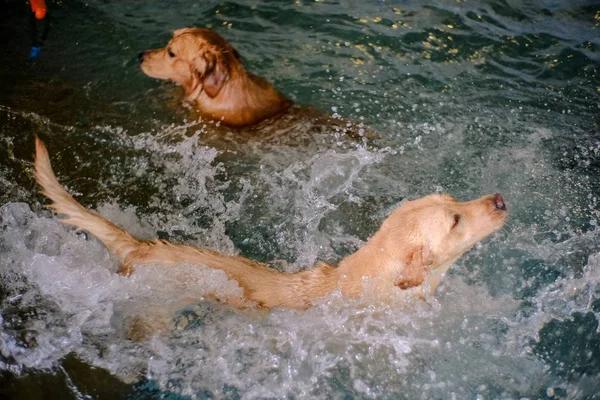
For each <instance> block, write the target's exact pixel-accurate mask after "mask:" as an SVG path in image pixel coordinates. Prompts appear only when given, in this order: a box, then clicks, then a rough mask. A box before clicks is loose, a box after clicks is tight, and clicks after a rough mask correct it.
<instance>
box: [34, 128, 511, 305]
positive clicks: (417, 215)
mask: <svg viewBox="0 0 600 400" xmlns="http://www.w3.org/2000/svg"><path fill="white" fill-rule="evenodd" d="M35 176H36V179H37V181H38V183H39V184H40V185H41V186H42V188H43V191H42V192H43V193H44V194H45V195H46V196H47V197H48V198H50V199H51V200H52V201H53V203H52V204H51V205H50V206H49V207H50V208H52V209H53V210H54V211H55V212H56V213H58V214H62V215H64V216H65V217H66V218H65V219H62V220H61V221H62V222H64V223H67V224H70V225H74V226H76V227H78V228H80V229H85V230H87V231H89V232H90V233H92V234H93V235H94V236H96V237H97V238H98V239H99V240H100V241H101V242H102V243H104V245H105V246H106V247H107V248H108V249H109V250H110V251H111V252H113V253H114V254H116V255H117V256H118V257H119V259H120V260H121V261H122V265H123V266H122V269H121V273H123V274H131V273H133V272H134V266H141V265H144V264H153V265H161V266H164V267H169V266H174V265H178V264H184V263H190V264H202V265H205V266H207V267H210V268H216V269H220V270H223V271H224V272H225V273H226V274H227V276H228V277H229V278H230V279H233V280H235V281H237V282H238V284H239V285H240V287H241V288H242V289H243V293H244V294H243V297H242V298H225V299H220V300H223V301H226V302H229V303H231V304H232V305H234V306H237V307H260V308H265V309H268V308H271V307H286V308H300V309H303V308H307V307H310V306H311V305H312V304H313V301H314V300H315V299H318V298H320V297H323V296H326V295H327V294H330V293H332V292H334V291H336V290H340V291H341V293H342V294H343V295H346V296H351V297H358V296H360V295H361V294H362V293H363V291H364V290H365V288H366V287H368V288H369V290H371V291H372V292H373V293H375V294H376V295H377V296H379V297H387V296H389V295H391V294H393V293H394V292H397V291H399V290H401V291H406V292H407V293H408V292H410V293H411V294H414V295H417V296H421V297H425V296H429V295H431V294H433V292H434V291H435V289H436V287H437V286H438V284H439V282H440V279H441V278H442V276H443V275H444V273H445V272H446V270H447V269H448V268H449V267H450V266H451V265H452V263H453V262H454V261H455V260H456V259H457V258H458V257H460V255H462V254H463V253H464V252H465V251H466V250H468V249H469V248H470V247H471V246H473V245H474V244H475V243H477V242H478V241H479V240H481V239H483V238H484V237H486V236H488V235H489V234H491V233H493V232H495V231H496V230H498V229H499V228H500V227H501V226H502V225H503V223H504V221H505V219H506V217H507V212H506V208H505V206H504V203H503V201H502V198H501V197H500V196H499V195H497V194H496V195H488V196H484V197H481V198H479V199H476V200H472V201H469V202H458V201H456V200H454V199H453V198H452V197H450V196H448V195H430V196H426V197H423V198H421V199H418V200H414V201H408V202H405V203H404V204H402V205H401V206H399V207H398V208H397V209H396V210H395V211H394V212H392V213H391V214H390V216H388V218H387V219H386V220H385V221H384V222H383V224H382V226H381V228H380V229H379V230H378V231H377V232H376V233H375V234H374V235H373V237H371V238H370V239H369V241H368V242H367V243H366V244H365V245H364V246H363V247H362V248H361V249H359V250H358V251H357V252H355V253H354V254H351V255H350V256H348V257H346V258H344V259H343V260H342V261H341V262H340V264H339V266H338V267H334V266H331V265H328V264H325V263H317V264H316V265H315V266H314V267H313V268H312V269H308V270H305V271H302V272H298V273H294V274H288V273H281V272H278V271H275V270H274V269H271V268H269V267H267V266H266V265H264V264H261V263H257V262H254V261H252V260H249V259H247V258H244V257H239V256H230V255H225V254H221V253H218V252H215V251H212V250H208V249H201V248H194V247H190V246H186V245H178V244H172V243H169V242H166V241H163V240H155V241H143V240H139V239H137V238H135V237H133V236H132V235H131V234H129V233H128V232H126V231H124V230H123V229H121V228H119V227H117V226H116V225H114V224H113V223H111V222H110V221H108V220H106V219H105V218H104V217H102V216H101V215H99V214H97V213H95V212H93V211H90V210H87V209H86V208H84V207H83V206H81V205H80V204H79V203H78V202H77V201H76V200H75V199H74V198H73V197H72V196H71V195H70V194H69V193H67V192H66V190H65V189H64V188H63V187H62V186H61V184H60V183H59V182H58V180H57V179H56V177H55V175H54V173H53V171H52V167H51V165H50V159H49V156H48V152H47V150H46V147H45V145H44V144H43V142H42V141H41V140H39V139H36V157H35ZM499 205H502V207H500V206H499ZM365 283H367V284H366V285H365Z"/></svg>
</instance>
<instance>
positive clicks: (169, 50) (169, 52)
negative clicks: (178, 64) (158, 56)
mask: <svg viewBox="0 0 600 400" xmlns="http://www.w3.org/2000/svg"><path fill="white" fill-rule="evenodd" d="M167 54H168V55H169V57H171V58H174V57H175V53H173V52H172V51H171V49H168V50H167Z"/></svg>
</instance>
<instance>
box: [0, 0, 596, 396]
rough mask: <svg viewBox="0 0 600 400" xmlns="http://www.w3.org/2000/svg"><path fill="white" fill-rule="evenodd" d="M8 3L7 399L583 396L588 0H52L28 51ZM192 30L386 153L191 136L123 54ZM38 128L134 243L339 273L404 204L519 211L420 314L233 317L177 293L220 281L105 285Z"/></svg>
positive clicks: (590, 378)
mask: <svg viewBox="0 0 600 400" xmlns="http://www.w3.org/2000/svg"><path fill="white" fill-rule="evenodd" d="M1 7H2V12H0V21H1V23H0V38H1V40H2V42H3V43H5V46H3V47H2V49H1V50H0V56H1V59H2V60H3V62H2V63H0V89H1V90H0V151H1V152H0V154H1V155H2V157H0V204H1V206H0V227H1V229H0V266H1V269H0V270H1V274H2V290H1V293H0V310H1V311H0V316H1V318H2V328H1V329H0V338H1V340H0V367H1V368H2V370H3V373H2V382H3V383H4V385H2V389H1V390H2V393H3V394H4V395H7V396H8V397H10V398H30V399H36V398H45V397H44V393H48V392H49V390H52V393H56V394H57V395H60V396H61V398H102V399H104V398H105V399H113V398H139V399H142V398H166V397H167V396H171V397H169V398H248V399H254V398H282V397H289V398H406V399H416V398H424V399H429V398H448V399H451V398H457V399H460V398H515V399H516V398H568V399H588V398H597V396H598V395H597V393H598V392H600V334H599V331H598V321H599V316H600V314H599V313H600V300H599V299H600V240H599V239H600V238H599V231H598V220H599V204H598V202H599V196H600V190H599V189H600V161H599V159H600V158H599V157H600V128H599V124H600V119H599V117H598V116H599V115H600V114H599V112H600V101H599V100H600V78H599V76H598V68H599V66H600V39H599V38H600V35H599V34H598V32H599V29H600V6H599V5H598V3H597V2H594V1H582V0H577V1H569V2H558V1H553V0H536V1H484V0H477V1H450V0H448V1H396V2H385V1H360V2H358V1H356V2H355V1H316V2H312V1H304V0H298V1H296V2H293V3H290V2H284V1H269V2H260V1H237V2H231V1H230V2H215V1H212V2H211V1H207V2H194V1H190V0H174V1H169V2H164V1H143V2H141V1H138V2H124V1H106V0H104V1H100V0H88V1H86V2H79V1H75V0H68V1H67V0H65V1H50V2H49V8H50V12H49V18H51V23H52V26H51V31H50V35H49V38H48V41H47V43H46V45H45V47H44V49H43V50H42V54H41V56H40V58H39V59H36V60H35V61H31V60H28V59H27V54H28V50H29V30H28V25H27V22H28V20H27V8H26V6H25V5H24V4H22V2H20V1H16V0H5V1H4V2H2V4H1ZM184 26H199V27H209V28H212V29H214V30H216V31H217V32H219V33H220V34H222V35H223V36H224V37H226V38H227V39H228V40H229V41H230V42H231V43H232V44H233V45H234V46H235V47H236V48H237V49H238V50H239V52H240V53H241V54H242V56H243V58H244V60H245V64H246V65H247V67H248V68H249V69H250V70H251V71H252V72H254V73H256V74H259V75H262V76H265V77H267V78H268V79H269V80H271V81H272V82H273V83H274V84H275V85H276V86H277V87H278V88H279V89H280V90H281V91H282V92H283V93H285V94H286V95H287V96H289V97H290V98H291V99H293V100H294V101H296V102H298V103H300V104H305V105H311V106H314V107H317V108H320V109H322V110H325V111H326V112H328V113H330V114H332V115H333V114H335V113H337V114H340V115H343V116H345V117H348V118H351V119H352V120H353V121H355V122H356V123H360V122H363V123H364V124H367V125H368V126H369V127H371V128H372V129H373V130H374V131H376V132H377V133H378V136H379V137H378V138H377V139H375V140H373V141H369V142H367V143H363V142H360V141H354V140H350V139H348V138H345V137H342V136H340V135H337V134H336V133H335V132H324V133H319V134H314V133H312V130H311V126H310V123H308V122H306V121H301V120H300V121H294V122H293V123H291V124H290V126H289V127H288V131H287V133H285V134H283V135H279V136H276V137H268V138H266V137H265V135H264V132H263V136H261V132H257V134H256V136H250V137H249V136H248V135H245V136H244V138H243V139H240V138H239V136H237V134H236V132H230V131H228V130H227V129H224V128H223V127H215V126H214V124H210V123H207V122H206V121H198V120H196V117H195V116H193V115H192V114H191V113H190V112H189V111H188V110H186V109H185V108H182V107H181V92H180V88H177V87H175V86H173V85H171V84H167V83H162V82H158V81H156V80H153V79H150V78H148V77H146V76H144V75H143V74H142V73H141V72H140V70H139V67H138V64H137V60H136V55H137V53H138V52H140V51H142V50H146V49H149V48H154V47H159V46H162V45H163V44H164V43H165V42H166V41H167V40H168V39H169V37H170V35H171V32H172V31H173V30H174V29H177V28H181V27H184ZM34 134H39V135H41V136H42V137H43V138H44V139H45V140H46V142H47V144H48V148H49V151H50V153H51V155H52V162H53V166H54V168H55V171H56V172H57V174H58V176H59V178H60V180H61V182H63V183H64V184H65V185H66V186H67V187H68V188H69V189H70V190H71V191H72V192H73V193H74V194H75V195H76V196H77V198H78V199H79V200H80V201H81V202H82V203H83V204H84V205H86V206H88V207H90V208H92V209H94V210H96V211H98V212H100V213H102V214H103V215H105V216H107V217H109V218H110V219H111V220H113V221H115V222H116V223H117V224H119V225H120V226H122V227H124V228H126V229H128V230H130V231H131V232H133V233H135V234H136V235H139V236H140V237H143V238H156V237H159V238H164V239H169V240H172V241H175V242H179V243H187V244H192V245H198V246H206V247H211V248H214V249H217V250H219V251H222V252H226V253H238V254H242V255H244V256H247V257H252V258H255V259H257V260H261V261H268V260H277V261H276V262H274V263H273V267H274V268H278V269H280V270H285V271H297V270H299V269H301V268H303V267H306V266H308V265H311V264H312V263H314V262H315V261H316V260H324V261H327V262H331V263H337V262H338V261H339V260H340V259H341V258H342V257H344V256H345V255H347V254H349V253H350V252H352V251H354V250H355V249H357V248H358V247H359V246H360V245H361V244H362V243H363V242H364V241H365V240H367V239H368V237H369V236H370V235H371V234H372V233H374V232H375V230H376V229H377V228H378V226H379V225H380V223H381V221H382V220H383V219H384V218H385V216H386V215H387V214H388V213H389V212H390V211H391V210H393V209H394V207H396V206H397V204H398V203H400V202H401V201H402V200H403V199H412V198H417V197H420V196H422V195H426V194H429V193H434V192H447V193H450V194H452V195H454V196H455V197H456V198H458V199H459V200H468V199H471V198H474V197H478V196H481V195H483V194H486V193H495V192H500V193H502V195H503V196H504V198H505V200H506V202H507V204H508V207H509V209H510V212H511V216H510V219H509V221H508V223H507V226H506V227H505V228H504V229H503V230H502V231H501V232H498V233H497V234H495V235H494V236H492V237H491V238H489V239H487V240H485V241H484V242H483V243H482V244H481V245H478V246H476V248H474V249H473V250H471V251H470V252H468V253H467V254H466V255H465V256H464V257H463V258H462V259H461V260H459V261H458V262H457V264H456V266H455V267H454V268H453V269H452V270H451V272H450V273H449V276H447V277H446V278H445V280H444V282H443V284H442V285H441V286H440V288H439V291H438V294H437V296H436V298H435V301H434V302H433V304H431V305H429V304H424V303H420V302H415V303H411V304H408V305H404V306H402V305H400V304H392V305H374V306H365V305H364V304H362V303H360V302H357V301H349V300H348V299H341V298H339V297H338V296H336V295H335V294H334V295H332V296H330V297H328V298H326V299H323V301H322V302H321V303H320V304H319V305H318V306H316V307H314V308H312V309H311V310H308V311H303V312H298V311H287V310H274V311H272V312H270V313H267V314H257V313H252V312H240V311H236V310H234V309H231V308H229V307H227V306H223V305H218V304H214V303H211V302H210V301H208V300H206V301H194V302H192V303H190V302H189V301H187V300H188V299H189V298H190V296H199V295H200V296H201V295H202V294H203V293H207V292H208V291H210V290H219V291H223V292H232V291H233V292H235V291H236V290H239V288H237V286H236V285H235V284H234V283H232V282H230V281H227V279H225V277H224V275H223V274H222V273H220V272H218V271H217V272H215V271H211V270H207V269H205V268H202V267H200V266H195V267H192V266H187V267H181V268H176V269H173V270H169V271H165V270H162V269H160V268H151V267H150V268H140V269H138V273H137V274H136V275H134V276H133V277H131V278H123V277H120V276H118V275H116V274H114V271H115V270H116V269H117V268H118V263H117V260H116V259H115V258H114V257H113V256H111V255H110V254H109V253H108V252H107V251H106V249H104V247H103V246H102V245H101V244H100V243H99V242H97V241H96V240H95V239H94V238H92V237H89V236H88V235H86V234H85V233H81V232H76V231H73V230H72V229H70V228H68V227H65V226H63V225H61V224H60V223H59V222H58V221H57V219H56V218H54V217H52V216H51V214H50V213H49V212H48V211H47V210H44V209H43V205H44V204H46V203H47V201H46V200H45V199H44V198H43V197H42V196H41V195H39V194H38V188H37V187H36V185H35V184H34V182H33V180H32V169H31V168H32V164H31V161H32V153H33V137H34ZM298 138H301V140H300V139H298ZM305 139H306V140H305ZM189 271H192V273H191V278H190V272H189ZM160 307H167V308H168V309H170V310H172V314H170V317H169V318H171V319H172V320H173V322H175V324H176V325H177V329H174V330H172V331H170V332H168V333H165V334H162V335H158V336H156V337H154V338H152V339H150V340H147V341H143V342H140V343H135V342H132V341H130V340H128V339H127V336H128V334H127V330H128V326H129V324H130V322H131V320H132V318H136V317H138V316H140V315H142V316H147V315H153V314H152V313H153V311H156V310H157V309H160ZM86 396H87V397H86Z"/></svg>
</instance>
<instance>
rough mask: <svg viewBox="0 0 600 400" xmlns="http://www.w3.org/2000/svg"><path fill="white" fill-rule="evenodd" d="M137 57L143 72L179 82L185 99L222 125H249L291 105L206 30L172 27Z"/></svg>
mask: <svg viewBox="0 0 600 400" xmlns="http://www.w3.org/2000/svg"><path fill="white" fill-rule="evenodd" d="M138 58H139V60H140V62H141V64H142V71H144V73H145V74H146V75H148V76H150V77H152V78H157V79H163V80H167V81H173V82H176V83H178V84H179V85H181V86H182V87H183V89H184V90H185V99H186V101H189V102H190V103H194V104H195V105H196V108H197V109H198V111H200V113H201V114H203V115H204V116H207V117H209V118H211V119H214V120H217V121H223V123H224V124H226V125H230V126H237V127H241V126H248V125H253V124H256V123H258V122H260V121H262V120H264V119H266V118H269V117H272V116H274V115H276V114H279V113H281V112H283V111H285V110H287V109H288V108H289V107H290V106H291V105H292V102H291V101H289V100H288V99H286V98H285V97H284V96H282V95H281V94H279V93H278V92H277V90H275V88H274V87H273V85H271V84H270V83H269V82H267V81H266V80H264V79H263V78H261V77H259V76H256V75H253V74H251V73H249V72H248V71H246V69H245V68H244V65H243V64H242V61H241V58H240V55H239V53H238V52H237V51H236V50H235V49H234V48H233V47H232V46H231V45H230V44H229V43H228V42H227V41H226V40H225V39H223V37H221V36H220V35H219V34H218V33H216V32H213V31H211V30H209V29H203V28H184V29H179V30H176V31H175V33H174V34H173V38H172V39H171V40H170V41H169V43H168V44H167V46H166V47H164V48H162V49H156V50H148V51H145V52H143V53H140V54H139V56H138Z"/></svg>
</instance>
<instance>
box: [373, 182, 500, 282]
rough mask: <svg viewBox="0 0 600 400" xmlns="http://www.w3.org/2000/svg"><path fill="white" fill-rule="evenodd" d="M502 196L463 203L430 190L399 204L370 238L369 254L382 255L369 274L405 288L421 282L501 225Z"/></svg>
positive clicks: (377, 256)
mask: <svg viewBox="0 0 600 400" xmlns="http://www.w3.org/2000/svg"><path fill="white" fill-rule="evenodd" d="M507 216H508V212H507V209H506V205H505V204H504V200H503V199H502V196H500V195H499V194H493V195H487V196H484V197H481V198H479V199H476V200H472V201H467V202H459V201H456V200H455V199H453V198H452V197H451V196H449V195H429V196H426V197H423V198H420V199H417V200H414V201H408V202H406V203H404V204H402V205H401V206H400V207H398V208H397V209H396V210H395V211H394V212H393V213H392V214H391V215H390V216H389V217H388V218H387V219H386V220H385V221H384V223H383V224H382V226H381V228H380V229H379V231H377V233H376V234H375V235H374V236H373V237H372V238H371V240H370V241H369V244H368V246H369V248H370V252H369V253H367V259H368V258H370V259H373V260H376V259H379V260H382V262H380V263H375V265H379V267H377V268H381V267H383V268H384V270H383V271H381V270H380V271H371V273H370V274H369V275H379V274H384V275H385V276H389V277H390V278H391V279H393V280H394V283H395V285H396V286H399V287H400V288H402V289H407V288H410V287H415V286H419V285H420V284H421V283H423V281H424V279H425V276H426V274H427V273H429V272H431V271H433V270H436V269H439V270H442V269H443V268H444V267H448V266H449V265H451V264H452V263H453V262H454V261H455V260H456V259H457V258H458V257H460V256H461V255H462V254H463V253H464V252H465V251H467V250H468V249H469V248H471V247H472V246H473V245H474V244H476V243H477V242H479V241H480V240H482V239H483V238H485V237H486V236H488V235H490V234H492V233H493V232H495V231H497V230H498V229H500V228H501V227H502V225H503V224H504V222H505V220H506V218H507Z"/></svg>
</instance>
